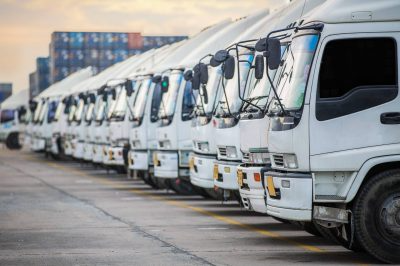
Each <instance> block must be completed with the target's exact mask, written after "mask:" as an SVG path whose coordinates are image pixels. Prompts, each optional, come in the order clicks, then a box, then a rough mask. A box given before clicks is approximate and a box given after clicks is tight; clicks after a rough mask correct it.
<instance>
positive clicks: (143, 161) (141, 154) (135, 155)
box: [129, 150, 150, 171]
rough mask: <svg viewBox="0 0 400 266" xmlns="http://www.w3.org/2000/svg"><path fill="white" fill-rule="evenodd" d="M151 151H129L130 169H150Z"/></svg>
mask: <svg viewBox="0 0 400 266" xmlns="http://www.w3.org/2000/svg"><path fill="white" fill-rule="evenodd" d="M149 153H150V152H149V151H148V150H143V151H136V150H131V151H130V153H129V169H131V170H143V171H146V170H149V164H150V161H149Z"/></svg>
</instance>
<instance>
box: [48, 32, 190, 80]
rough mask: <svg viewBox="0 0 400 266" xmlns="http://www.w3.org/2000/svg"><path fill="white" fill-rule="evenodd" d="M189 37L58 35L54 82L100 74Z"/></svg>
mask: <svg viewBox="0 0 400 266" xmlns="http://www.w3.org/2000/svg"><path fill="white" fill-rule="evenodd" d="M185 38H187V36H142V35H141V33H139V32H131V33H125V32H54V33H53V34H52V36H51V43H50V69H51V71H50V72H51V73H50V75H51V82H52V83H54V82H57V81H59V80H62V79H64V78H65V77H66V76H68V75H69V74H71V73H74V72H76V71H78V70H80V69H82V68H85V67H88V66H91V67H93V68H94V71H95V72H96V73H98V72H100V71H102V70H104V69H106V68H107V67H109V66H111V65H113V64H115V63H117V62H121V61H124V60H126V59H127V58H128V57H130V56H132V55H136V54H140V53H142V52H144V51H147V50H150V49H153V48H158V47H161V46H163V45H166V44H171V43H174V42H176V41H181V40H183V39H185Z"/></svg>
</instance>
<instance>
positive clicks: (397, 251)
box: [353, 170, 400, 263]
mask: <svg viewBox="0 0 400 266" xmlns="http://www.w3.org/2000/svg"><path fill="white" fill-rule="evenodd" d="M353 214H354V227H355V234H356V238H358V239H359V242H360V243H361V245H362V246H363V247H364V249H365V250H366V251H367V252H368V253H370V254H371V255H372V256H374V257H375V258H377V259H379V260H381V261H383V262H386V263H400V170H390V171H385V172H382V173H380V174H377V175H375V176H373V177H372V178H371V179H370V180H368V181H367V182H366V183H365V184H364V185H363V186H362V187H361V188H360V190H359V192H358V195H357V197H356V199H355V201H354V205H353Z"/></svg>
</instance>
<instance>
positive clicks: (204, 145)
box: [197, 142, 210, 152]
mask: <svg viewBox="0 0 400 266" xmlns="http://www.w3.org/2000/svg"><path fill="white" fill-rule="evenodd" d="M197 145H198V148H199V150H201V151H204V152H209V151H210V145H209V144H208V142H198V144H197Z"/></svg>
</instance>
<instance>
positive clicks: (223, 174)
mask: <svg viewBox="0 0 400 266" xmlns="http://www.w3.org/2000/svg"><path fill="white" fill-rule="evenodd" d="M238 166H239V162H227V161H217V162H215V163H214V167H213V169H214V170H213V177H214V186H216V187H218V188H222V189H229V190H238V189H239V186H238V183H237V176H236V171H237V167H238Z"/></svg>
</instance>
